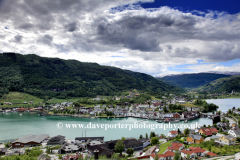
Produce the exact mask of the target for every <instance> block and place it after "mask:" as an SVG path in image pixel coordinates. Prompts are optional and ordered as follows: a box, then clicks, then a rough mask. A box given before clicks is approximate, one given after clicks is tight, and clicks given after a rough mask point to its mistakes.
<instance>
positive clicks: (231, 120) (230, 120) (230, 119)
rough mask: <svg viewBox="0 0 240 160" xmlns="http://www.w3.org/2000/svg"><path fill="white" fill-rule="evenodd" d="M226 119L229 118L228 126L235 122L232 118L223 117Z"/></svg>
mask: <svg viewBox="0 0 240 160" xmlns="http://www.w3.org/2000/svg"><path fill="white" fill-rule="evenodd" d="M225 118H226V119H227V120H229V124H230V126H232V124H233V123H236V122H235V121H234V120H233V119H232V118H229V117H225Z"/></svg>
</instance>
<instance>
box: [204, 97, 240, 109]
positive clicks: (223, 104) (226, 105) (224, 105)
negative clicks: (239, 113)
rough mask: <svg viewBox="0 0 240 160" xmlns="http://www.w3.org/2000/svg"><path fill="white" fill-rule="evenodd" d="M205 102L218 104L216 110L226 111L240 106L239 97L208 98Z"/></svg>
mask: <svg viewBox="0 0 240 160" xmlns="http://www.w3.org/2000/svg"><path fill="white" fill-rule="evenodd" d="M206 102H207V103H213V104H216V105H217V106H219V108H218V110H221V111H222V112H226V111H228V110H229V109H232V108H233V107H235V108H240V98H229V99H208V100H206Z"/></svg>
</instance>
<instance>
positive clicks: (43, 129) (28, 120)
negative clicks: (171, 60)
mask: <svg viewBox="0 0 240 160" xmlns="http://www.w3.org/2000/svg"><path fill="white" fill-rule="evenodd" d="M59 122H60V123H62V124H63V128H61V129H59V128H58V126H59V125H57V124H58V123H59ZM90 122H91V125H92V126H93V125H95V127H96V125H99V126H100V127H101V125H112V126H114V125H118V124H120V125H122V124H123V125H125V127H126V125H127V124H128V125H131V124H132V125H134V124H135V126H136V124H137V125H138V126H139V127H140V124H141V125H142V127H144V124H145V128H139V127H138V128H132V129H131V130H130V128H129V127H127V128H121V127H120V128H119V127H118V126H117V128H109V129H107V130H105V128H66V124H83V125H84V126H85V127H86V126H87V125H89V124H90ZM196 123H197V124H199V125H204V124H206V125H212V120H211V119H207V118H199V119H196V120H192V121H189V122H187V123H184V122H183V121H180V122H179V123H172V125H176V128H174V126H173V127H172V128H165V129H164V128H163V126H164V125H168V123H157V122H155V121H154V120H146V119H141V118H132V117H128V118H109V119H108V118H78V117H62V116H42V117H41V116H38V114H37V113H32V112H29V113H28V112H26V113H22V116H20V115H19V113H0V142H8V141H12V140H16V139H18V138H19V137H22V136H25V135H29V134H49V135H50V136H56V135H63V136H66V139H71V140H74V139H75V137H82V136H85V134H86V136H87V137H93V136H104V137H105V138H104V139H105V141H107V140H115V139H120V138H121V137H134V138H137V139H138V138H139V136H140V134H142V135H143V137H145V134H146V133H147V134H148V136H149V135H150V133H151V132H155V133H156V134H159V135H161V134H165V135H166V134H167V133H168V132H169V131H171V130H177V129H178V127H183V128H180V130H184V128H186V127H192V128H194V127H196ZM156 124H158V125H159V126H157V128H156ZM160 125H162V127H161V126H160ZM180 125H182V126H180ZM184 125H188V126H184ZM191 125H192V126H191ZM147 126H148V127H147ZM151 126H154V127H151ZM146 127H147V128H146ZM151 128H152V129H151Z"/></svg>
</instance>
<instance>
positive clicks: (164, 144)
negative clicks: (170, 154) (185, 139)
mask: <svg viewBox="0 0 240 160" xmlns="http://www.w3.org/2000/svg"><path fill="white" fill-rule="evenodd" d="M171 144H172V141H168V142H166V143H163V144H160V146H159V150H160V151H159V152H158V154H163V153H164V152H165V151H166V150H167V147H168V146H171Z"/></svg>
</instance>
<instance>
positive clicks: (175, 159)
mask: <svg viewBox="0 0 240 160" xmlns="http://www.w3.org/2000/svg"><path fill="white" fill-rule="evenodd" d="M179 158H180V153H179V151H178V150H177V151H176V152H175V153H174V158H173V159H174V160H179Z"/></svg>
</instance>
